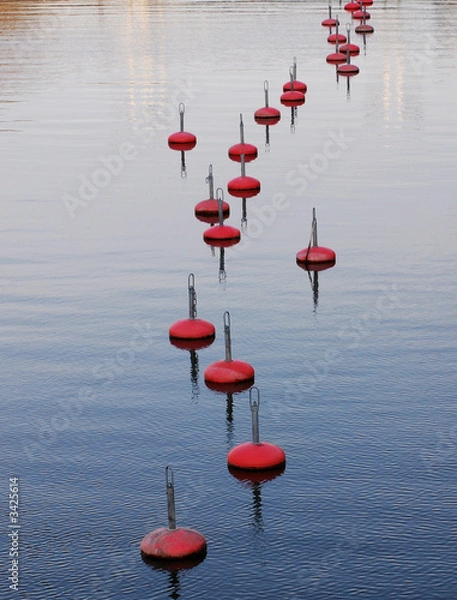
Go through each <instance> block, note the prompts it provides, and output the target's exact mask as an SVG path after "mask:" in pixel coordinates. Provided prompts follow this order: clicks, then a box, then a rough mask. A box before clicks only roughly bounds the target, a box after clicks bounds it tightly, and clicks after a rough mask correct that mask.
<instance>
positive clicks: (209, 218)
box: [194, 165, 230, 224]
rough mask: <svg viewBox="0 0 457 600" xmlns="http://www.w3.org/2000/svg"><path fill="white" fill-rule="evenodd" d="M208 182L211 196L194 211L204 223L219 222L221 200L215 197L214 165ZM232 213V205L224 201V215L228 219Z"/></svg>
mask: <svg viewBox="0 0 457 600" xmlns="http://www.w3.org/2000/svg"><path fill="white" fill-rule="evenodd" d="M206 183H208V185H209V198H208V199H207V200H202V201H201V202H198V204H196V205H195V208H194V213H195V216H196V217H197V219H198V220H199V221H203V222H204V223H212V224H214V223H218V222H219V202H218V200H217V199H216V198H215V197H214V177H213V165H210V166H209V172H208V177H207V178H206ZM229 215H230V206H229V204H228V203H227V202H223V203H222V216H223V218H224V219H227V218H228V217H229Z"/></svg>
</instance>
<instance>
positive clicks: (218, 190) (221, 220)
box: [216, 187, 224, 225]
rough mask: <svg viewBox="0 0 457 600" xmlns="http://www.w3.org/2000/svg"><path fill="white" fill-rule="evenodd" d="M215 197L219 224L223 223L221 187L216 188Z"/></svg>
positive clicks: (222, 194) (222, 191) (222, 192)
mask: <svg viewBox="0 0 457 600" xmlns="http://www.w3.org/2000/svg"><path fill="white" fill-rule="evenodd" d="M216 197H217V209H218V214H219V225H223V224H224V210H223V202H224V190H223V189H222V188H220V187H219V188H217V190H216Z"/></svg>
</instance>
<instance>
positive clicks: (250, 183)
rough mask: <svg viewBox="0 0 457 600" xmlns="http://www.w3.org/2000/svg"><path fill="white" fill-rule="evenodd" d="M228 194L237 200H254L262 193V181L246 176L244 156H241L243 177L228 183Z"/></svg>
mask: <svg viewBox="0 0 457 600" xmlns="http://www.w3.org/2000/svg"><path fill="white" fill-rule="evenodd" d="M227 189H228V193H229V194H230V195H232V196H235V197H236V198H252V197H253V196H257V194H258V193H259V192H260V181H259V180H258V179H256V178H255V177H249V176H248V175H246V167H245V164H244V156H243V155H241V176H240V177H235V179H232V180H231V181H229V182H228V185H227Z"/></svg>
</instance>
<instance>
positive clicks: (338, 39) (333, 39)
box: [327, 15, 346, 44]
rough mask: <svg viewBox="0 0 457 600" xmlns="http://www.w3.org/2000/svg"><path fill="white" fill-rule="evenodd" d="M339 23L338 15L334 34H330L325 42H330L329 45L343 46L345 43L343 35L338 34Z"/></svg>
mask: <svg viewBox="0 0 457 600" xmlns="http://www.w3.org/2000/svg"><path fill="white" fill-rule="evenodd" d="M339 24H340V22H339V20H338V15H337V16H336V25H335V33H331V34H330V35H329V36H328V38H327V41H328V42H330V44H336V43H338V44H344V43H345V42H346V36H345V35H343V34H342V33H339V32H338V26H339Z"/></svg>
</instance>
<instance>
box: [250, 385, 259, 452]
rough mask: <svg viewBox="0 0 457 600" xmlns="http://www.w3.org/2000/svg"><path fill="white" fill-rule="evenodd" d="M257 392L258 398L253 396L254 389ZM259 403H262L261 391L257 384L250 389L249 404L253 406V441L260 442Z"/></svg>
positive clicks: (254, 442)
mask: <svg viewBox="0 0 457 600" xmlns="http://www.w3.org/2000/svg"><path fill="white" fill-rule="evenodd" d="M253 390H255V391H256V392H257V399H255V400H254V399H253V398H252V391H253ZM259 404H260V392H259V390H258V388H256V387H255V386H253V387H251V389H250V390H249V406H250V407H251V415H252V443H253V444H259V443H260V442H259V439H260V438H259Z"/></svg>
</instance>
